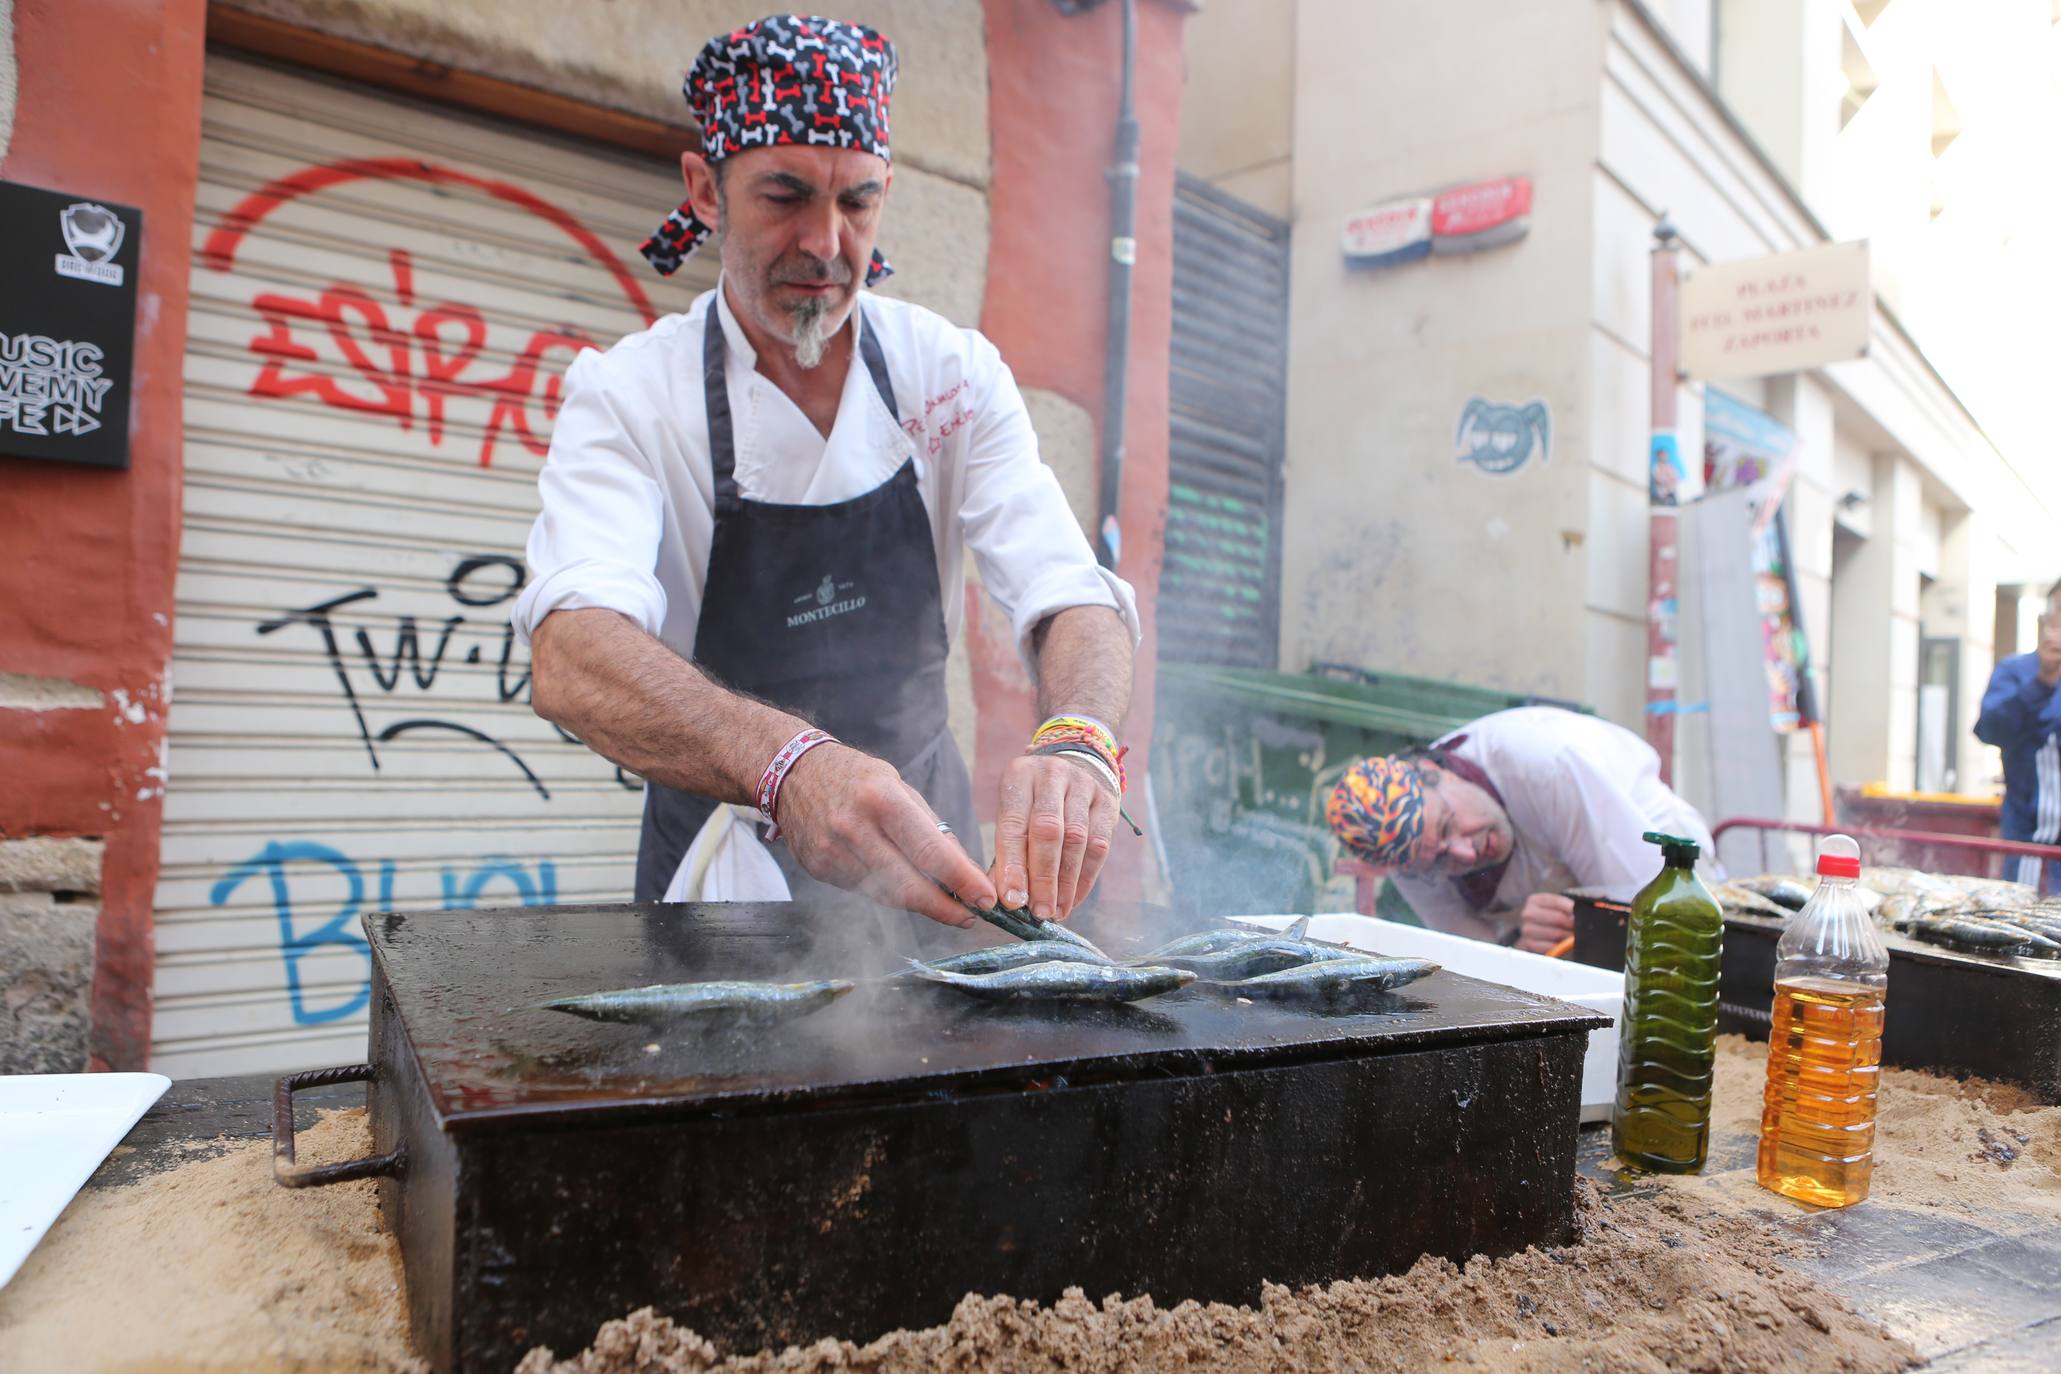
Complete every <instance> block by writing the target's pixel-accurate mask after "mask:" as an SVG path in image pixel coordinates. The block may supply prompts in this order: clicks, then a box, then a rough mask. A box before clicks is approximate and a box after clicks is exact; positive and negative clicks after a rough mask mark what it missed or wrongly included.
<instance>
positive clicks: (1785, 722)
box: [1703, 387, 1810, 734]
mask: <svg viewBox="0 0 2061 1374" xmlns="http://www.w3.org/2000/svg"><path fill="white" fill-rule="evenodd" d="M1795 471H1796V435H1795V433H1794V432H1793V431H1792V430H1790V429H1789V427H1788V426H1787V425H1784V424H1783V423H1782V422H1781V421H1779V420H1777V419H1775V417H1774V416H1772V415H1769V414H1768V413H1767V412H1765V411H1762V410H1759V409H1756V408H1755V407H1753V406H1750V405H1748V404H1746V402H1744V401H1742V400H1739V399H1738V398H1737V397H1734V396H1728V395H1726V394H1725V393H1724V392H1722V391H1719V390H1717V389H1716V388H1715V387H1710V388H1706V389H1705V391H1704V395H1703V473H1704V483H1705V486H1706V488H1707V489H1708V490H1710V491H1733V490H1738V489H1741V488H1744V489H1746V490H1747V491H1749V492H1751V493H1752V494H1753V502H1754V507H1755V510H1754V517H1753V582H1754V595H1755V600H1756V603H1757V605H1758V607H1759V612H1760V626H1761V650H1762V654H1763V657H1764V659H1765V663H1766V667H1767V674H1768V714H1769V715H1770V717H1771V718H1772V719H1773V721H1774V725H1775V729H1776V730H1777V731H1779V732H1781V733H1784V734H1786V733H1788V732H1790V731H1793V730H1795V729H1797V728H1798V727H1799V726H1800V725H1802V724H1803V713H1802V710H1801V706H1800V701H1801V693H1802V691H1803V681H1804V673H1805V671H1806V669H1807V665H1808V664H1809V661H1810V656H1809V652H1808V649H1807V646H1806V645H1805V644H1804V642H1803V632H1802V630H1801V629H1800V628H1799V627H1798V625H1797V614H1796V606H1795V602H1794V596H1795V578H1794V576H1793V575H1792V572H1793V570H1792V569H1791V568H1790V566H1789V541H1788V539H1787V538H1786V537H1785V533H1786V532H1785V531H1784V529H1783V527H1782V524H1781V520H1782V516H1781V508H1782V500H1783V497H1784V496H1785V495H1786V494H1787V492H1788V489H1789V482H1790V478H1791V477H1792V476H1793V475H1794V473H1795Z"/></svg>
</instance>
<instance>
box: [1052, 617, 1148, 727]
mask: <svg viewBox="0 0 2061 1374" xmlns="http://www.w3.org/2000/svg"><path fill="white" fill-rule="evenodd" d="M1031 647H1032V649H1033V650H1035V651H1036V653H1037V656H1038V714H1039V716H1041V717H1049V716H1054V715H1058V714H1059V713H1061V712H1063V711H1078V712H1080V713H1081V714H1082V715H1087V716H1093V717H1094V718H1095V719H1096V720H1099V721H1101V722H1102V723H1103V724H1104V725H1107V726H1108V727H1109V728H1110V729H1112V730H1115V731H1117V732H1119V733H1121V732H1122V730H1123V726H1124V717H1125V716H1126V715H1127V714H1129V712H1130V709H1131V653H1132V650H1131V632H1130V629H1129V628H1128V627H1127V626H1125V624H1124V622H1123V617H1121V616H1119V615H1118V614H1117V613H1116V612H1115V611H1113V610H1111V609H1109V608H1108V607H1107V606H1074V607H1071V608H1070V609H1067V610H1064V611H1060V612H1059V613H1057V614H1056V615H1051V616H1047V617H1046V618H1045V619H1044V620H1043V621H1042V622H1040V623H1039V625H1038V628H1037V629H1036V630H1035V631H1034V632H1033V634H1032V637H1031Z"/></svg>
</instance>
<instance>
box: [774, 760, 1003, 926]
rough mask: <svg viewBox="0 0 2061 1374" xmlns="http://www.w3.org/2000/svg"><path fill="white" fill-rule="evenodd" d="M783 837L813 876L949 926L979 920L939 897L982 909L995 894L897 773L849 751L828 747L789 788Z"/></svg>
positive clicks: (783, 793) (798, 767)
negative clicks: (940, 886)
mask: <svg viewBox="0 0 2061 1374" xmlns="http://www.w3.org/2000/svg"><path fill="white" fill-rule="evenodd" d="M778 806H779V808H780V810H779V820H780V833H781V835H782V836H784V837H785V838H786V840H787V847H788V848H789V849H791V850H793V851H794V857H795V860H796V861H797V862H798V863H800V864H801V866H802V868H803V869H804V870H805V871H806V872H807V873H808V874H809V875H810V876H811V877H815V878H820V879H822V880H823V881H824V882H826V883H833V884H835V885H836V886H838V887H842V888H847V889H850V890H851V891H854V892H861V893H864V894H865V895H866V896H868V897H871V898H872V899H873V900H874V901H876V902H879V903H880V904H881V905H883V906H895V907H901V908H903V909H904V910H907V911H913V912H916V913H917V914H918V915H921V916H928V917H929V918H930V919H931V920H933V921H936V922H938V923H940V924H941V925H948V926H970V925H972V924H973V923H974V918H973V917H972V916H970V915H968V914H967V912H966V908H964V907H962V906H960V905H959V904H958V903H957V902H955V901H953V900H952V899H951V898H950V897H948V896H946V895H945V894H944V893H943V892H940V891H939V890H938V883H943V884H944V885H945V886H946V887H948V888H950V889H951V890H952V891H954V892H956V893H958V894H959V895H960V896H961V897H964V898H965V899H966V900H967V901H969V902H972V903H973V904H975V905H976V906H993V905H994V904H995V889H994V885H993V884H991V883H990V882H989V881H988V879H987V875H986V874H984V873H982V872H981V871H980V869H979V868H978V867H976V866H975V865H974V862H973V860H972V858H971V857H969V856H968V854H967V853H966V851H965V850H964V849H962V848H960V846H959V842H958V841H957V840H955V839H953V838H952V837H951V836H950V835H948V834H946V833H945V832H943V831H941V830H939V829H938V821H937V817H936V816H934V815H932V814H931V810H930V806H929V804H928V803H926V802H925V801H924V800H923V795H922V793H920V792H918V791H917V790H916V789H915V788H913V787H911V786H909V784H907V783H906V782H903V781H902V778H901V775H900V774H899V773H897V772H895V770H894V768H893V766H892V765H890V764H888V763H885V762H883V761H882V760H880V759H877V758H874V757H873V756H872V755H871V754H867V753H862V752H861V751H859V750H857V749H852V748H849V747H847V746H845V745H842V744H823V745H818V746H817V747H816V748H814V749H811V750H810V751H809V752H808V753H806V754H804V755H802V756H801V758H800V759H799V760H798V761H797V762H796V763H795V765H794V767H793V769H792V770H791V771H790V772H789V773H788V775H787V778H786V780H785V781H784V782H782V783H781V784H780V800H779V802H778Z"/></svg>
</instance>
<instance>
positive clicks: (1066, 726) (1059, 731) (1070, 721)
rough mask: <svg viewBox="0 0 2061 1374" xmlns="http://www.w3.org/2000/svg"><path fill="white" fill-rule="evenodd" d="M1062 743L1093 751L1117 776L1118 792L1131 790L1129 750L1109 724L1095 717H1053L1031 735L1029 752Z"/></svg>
mask: <svg viewBox="0 0 2061 1374" xmlns="http://www.w3.org/2000/svg"><path fill="white" fill-rule="evenodd" d="M1060 744H1065V745H1071V746H1074V747H1076V748H1079V749H1082V750H1084V751H1086V752H1090V753H1093V754H1094V755H1095V756H1096V757H1098V758H1100V759H1101V761H1102V762H1103V763H1105V764H1107V765H1108V766H1109V771H1110V772H1111V773H1114V774H1115V775H1116V790H1117V791H1118V792H1119V793H1122V792H1126V791H1128V790H1129V785H1128V780H1127V779H1126V778H1125V777H1124V765H1123V757H1124V754H1125V753H1126V752H1127V751H1126V750H1125V749H1124V748H1123V747H1122V746H1120V745H1118V744H1117V742H1116V735H1115V733H1114V732H1112V731H1111V730H1110V728H1109V727H1108V726H1107V725H1104V724H1103V723H1102V722H1101V721H1099V720H1096V719H1095V718H1094V717H1092V716H1078V715H1063V716H1053V717H1052V718H1051V719H1050V720H1047V721H1046V722H1045V723H1044V724H1043V725H1040V726H1039V727H1038V728H1037V730H1036V732H1035V733H1033V734H1032V735H1031V742H1030V751H1029V752H1031V753H1040V752H1043V751H1044V750H1045V749H1046V748H1047V747H1048V746H1052V745H1060Z"/></svg>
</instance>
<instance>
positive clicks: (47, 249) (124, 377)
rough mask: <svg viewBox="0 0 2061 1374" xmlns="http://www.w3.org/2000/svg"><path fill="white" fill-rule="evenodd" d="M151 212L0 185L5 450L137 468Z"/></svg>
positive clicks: (1, 427) (0, 416) (0, 446)
mask: <svg viewBox="0 0 2061 1374" xmlns="http://www.w3.org/2000/svg"><path fill="white" fill-rule="evenodd" d="M142 244H143V212H142V211H141V210H138V209H135V208H134V207H132V206H127V205H116V204H114V203H112V202H110V201H103V200H97V199H94V198H92V197H88V196H78V195H71V194H67V193H65V192H62V191H50V190H44V189H42V188H40V187H35V186H23V185H20V184H18V183H15V182H9V181H0V264H4V266H0V273H4V280H5V286H4V288H0V455H6V456H9V457H16V458H50V459H55V460H57V461H59V462H66V463H88V464H92V465H93V466H95V467H108V468H125V467H127V466H129V380H130V374H131V363H132V361H133V357H134V353H135V341H136V265H137V262H138V261H139V259H140V256H141V252H142Z"/></svg>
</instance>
